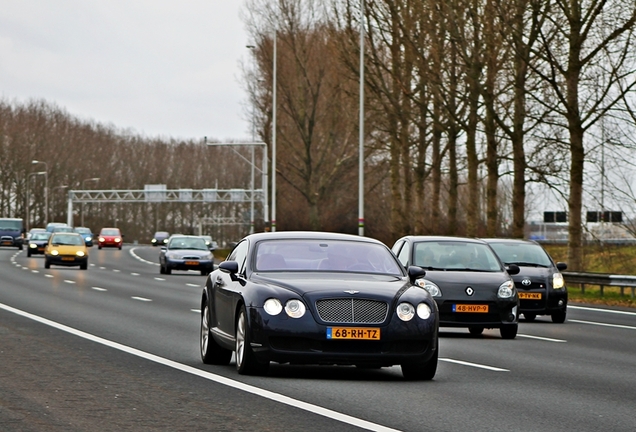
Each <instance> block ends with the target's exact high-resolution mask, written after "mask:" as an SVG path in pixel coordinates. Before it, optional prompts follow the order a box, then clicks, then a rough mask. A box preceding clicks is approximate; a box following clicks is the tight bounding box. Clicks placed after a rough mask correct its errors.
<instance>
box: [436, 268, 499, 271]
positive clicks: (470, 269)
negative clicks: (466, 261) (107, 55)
mask: <svg viewBox="0 0 636 432" xmlns="http://www.w3.org/2000/svg"><path fill="white" fill-rule="evenodd" d="M444 270H446V271H461V272H464V271H465V272H468V271H470V272H489V271H492V270H485V269H476V268H470V267H459V268H447V269H444Z"/></svg>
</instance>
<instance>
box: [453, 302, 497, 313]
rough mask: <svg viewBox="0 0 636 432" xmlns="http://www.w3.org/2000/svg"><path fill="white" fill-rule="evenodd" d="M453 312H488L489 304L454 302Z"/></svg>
mask: <svg viewBox="0 0 636 432" xmlns="http://www.w3.org/2000/svg"><path fill="white" fill-rule="evenodd" d="M453 312H459V313H488V305H480V304H454V305H453Z"/></svg>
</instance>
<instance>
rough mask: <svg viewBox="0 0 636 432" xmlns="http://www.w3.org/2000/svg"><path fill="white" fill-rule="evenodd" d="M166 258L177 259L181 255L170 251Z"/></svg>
mask: <svg viewBox="0 0 636 432" xmlns="http://www.w3.org/2000/svg"><path fill="white" fill-rule="evenodd" d="M166 258H169V259H176V258H179V256H178V255H177V254H175V253H171V252H168V253H167V254H166Z"/></svg>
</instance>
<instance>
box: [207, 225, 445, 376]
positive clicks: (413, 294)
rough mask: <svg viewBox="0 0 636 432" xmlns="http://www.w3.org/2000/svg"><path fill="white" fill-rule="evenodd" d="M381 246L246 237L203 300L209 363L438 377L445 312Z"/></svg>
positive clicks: (321, 238) (305, 237)
mask: <svg viewBox="0 0 636 432" xmlns="http://www.w3.org/2000/svg"><path fill="white" fill-rule="evenodd" d="M425 274H426V272H425V271H424V270H422V269H421V268H419V267H411V268H409V269H408V270H407V269H405V268H404V267H403V266H402V265H401V264H400V263H399V262H398V260H397V259H396V258H395V256H394V255H393V254H392V253H391V251H390V250H389V249H388V248H387V247H386V246H385V245H384V244H383V243H381V242H379V241H377V240H374V239H370V238H368V237H359V236H353V235H347V234H334V233H321V232H292V231H287V232H276V233H258V234H252V235H249V236H247V237H245V238H244V239H243V240H242V241H241V242H240V243H239V244H238V245H237V246H236V247H235V248H234V250H233V251H232V252H231V253H230V255H229V256H228V258H227V260H226V261H224V262H222V263H221V264H220V265H219V268H218V269H217V270H215V271H214V272H213V273H212V274H211V275H210V276H209V277H208V278H207V281H206V284H205V287H204V289H203V293H202V298H201V307H200V309H201V330H200V332H199V335H200V344H199V347H200V350H201V359H202V360H203V362H204V363H208V364H217V365H227V364H229V363H230V359H231V358H232V353H233V352H235V353H236V356H235V358H236V369H237V371H238V373H239V374H241V375H244V374H247V375H251V374H265V373H267V370H268V368H269V365H270V362H271V361H274V362H277V363H291V364H329V365H356V366H359V367H370V368H381V367H390V366H393V365H399V366H401V368H402V375H403V376H404V378H405V379H407V380H431V379H433V377H434V376H435V373H436V370H437V362H438V317H439V315H438V312H437V305H436V304H435V301H434V300H433V298H432V297H431V295H430V294H429V293H428V292H427V291H426V290H424V289H422V288H421V287H419V286H418V285H417V284H416V283H415V281H416V280H417V279H418V278H420V277H422V276H424V275H425Z"/></svg>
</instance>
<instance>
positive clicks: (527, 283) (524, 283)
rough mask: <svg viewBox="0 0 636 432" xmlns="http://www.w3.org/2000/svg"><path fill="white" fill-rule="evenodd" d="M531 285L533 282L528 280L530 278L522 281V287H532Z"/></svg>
mask: <svg viewBox="0 0 636 432" xmlns="http://www.w3.org/2000/svg"><path fill="white" fill-rule="evenodd" d="M531 283H532V281H531V280H530V279H528V278H524V279H523V280H522V281H521V285H523V286H530V284H531Z"/></svg>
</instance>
